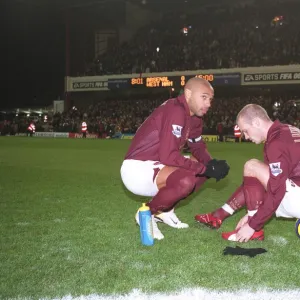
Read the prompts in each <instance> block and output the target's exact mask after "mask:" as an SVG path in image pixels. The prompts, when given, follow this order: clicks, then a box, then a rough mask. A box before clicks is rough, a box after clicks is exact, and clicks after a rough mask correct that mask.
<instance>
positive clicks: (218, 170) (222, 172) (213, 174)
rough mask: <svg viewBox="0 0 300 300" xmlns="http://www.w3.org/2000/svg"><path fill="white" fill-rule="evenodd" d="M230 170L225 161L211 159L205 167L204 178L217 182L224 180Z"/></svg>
mask: <svg viewBox="0 0 300 300" xmlns="http://www.w3.org/2000/svg"><path fill="white" fill-rule="evenodd" d="M229 170H230V167H229V165H228V164H227V162H226V160H217V159H215V158H214V159H212V160H210V161H209V162H208V163H207V165H206V170H205V172H204V173H203V175H204V176H206V177H210V178H215V179H216V180H217V181H219V180H221V179H223V178H225V177H226V176H227V174H228V172H229Z"/></svg>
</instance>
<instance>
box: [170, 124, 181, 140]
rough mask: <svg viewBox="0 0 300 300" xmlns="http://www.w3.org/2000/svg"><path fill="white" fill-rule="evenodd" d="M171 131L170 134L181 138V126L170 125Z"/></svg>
mask: <svg viewBox="0 0 300 300" xmlns="http://www.w3.org/2000/svg"><path fill="white" fill-rule="evenodd" d="M172 127H173V130H172V133H173V134H174V135H175V136H176V137H177V138H180V137H181V130H182V126H179V125H174V124H173V125H172Z"/></svg>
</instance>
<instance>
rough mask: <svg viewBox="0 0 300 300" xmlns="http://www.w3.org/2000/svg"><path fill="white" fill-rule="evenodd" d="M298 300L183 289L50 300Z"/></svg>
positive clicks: (290, 294) (291, 293) (272, 293)
mask: <svg viewBox="0 0 300 300" xmlns="http://www.w3.org/2000/svg"><path fill="white" fill-rule="evenodd" d="M132 299H136V300H182V299H189V300H223V299H230V300H245V299H247V300H282V299H289V300H299V299H300V289H299V290H268V289H259V290H257V291H255V292H252V291H250V290H246V289H245V290H235V291H232V292H226V291H212V290H206V289H200V288H195V289H183V290H180V291H178V292H172V293H153V294H147V293H143V292H141V291H140V290H138V289H134V290H132V291H131V292H130V293H128V294H124V295H97V294H91V295H87V296H77V297H73V296H71V295H67V296H64V297H62V298H54V299H52V300H132ZM40 300H49V298H42V299H40Z"/></svg>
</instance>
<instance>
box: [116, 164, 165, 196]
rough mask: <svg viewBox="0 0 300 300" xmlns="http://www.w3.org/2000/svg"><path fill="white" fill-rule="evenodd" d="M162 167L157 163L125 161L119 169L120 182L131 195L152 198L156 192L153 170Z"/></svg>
mask: <svg viewBox="0 0 300 300" xmlns="http://www.w3.org/2000/svg"><path fill="white" fill-rule="evenodd" d="M164 166H165V165H163V164H161V163H160V162H159V161H153V160H146V161H142V160H135V159H126V160H124V161H123V164H122V167H121V177H122V181H123V183H124V185H125V186H126V188H127V189H128V190H129V191H130V192H132V193H133V194H135V195H140V196H148V197H153V196H155V195H156V194H157V192H158V188H157V185H156V178H157V176H156V177H155V178H153V176H154V174H155V172H154V169H156V168H158V169H159V170H161V169H162V168H163V167H164Z"/></svg>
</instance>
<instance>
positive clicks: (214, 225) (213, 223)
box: [195, 213, 222, 229]
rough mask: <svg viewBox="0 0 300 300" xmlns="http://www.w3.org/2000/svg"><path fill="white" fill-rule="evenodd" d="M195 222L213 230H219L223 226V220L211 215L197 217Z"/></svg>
mask: <svg viewBox="0 0 300 300" xmlns="http://www.w3.org/2000/svg"><path fill="white" fill-rule="evenodd" d="M195 220H196V221H197V222H198V223H201V224H203V225H205V226H207V227H209V228H211V229H218V228H220V226H221V225H222V220H221V219H219V218H216V217H214V216H213V215H212V214H211V213H208V214H204V215H196V216H195Z"/></svg>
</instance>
